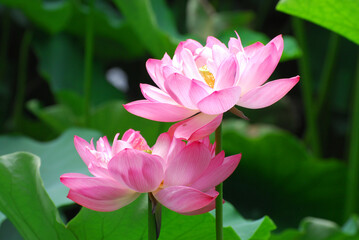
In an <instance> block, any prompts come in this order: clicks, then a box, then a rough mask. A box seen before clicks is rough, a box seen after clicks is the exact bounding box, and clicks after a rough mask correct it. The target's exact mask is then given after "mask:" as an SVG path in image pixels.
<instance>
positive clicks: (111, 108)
mask: <svg viewBox="0 0 359 240" xmlns="http://www.w3.org/2000/svg"><path fill="white" fill-rule="evenodd" d="M123 104H124V102H121V101H113V102H108V103H106V104H103V105H101V106H99V107H97V108H96V109H95V110H94V111H93V114H92V117H91V123H90V126H91V127H92V128H94V129H97V130H99V131H101V132H103V133H104V134H105V135H106V136H110V137H112V136H114V135H115V134H116V133H118V132H119V133H124V132H125V131H126V130H128V129H130V128H132V129H135V130H136V131H141V134H142V135H143V136H144V138H145V139H146V141H147V143H148V144H149V145H152V144H154V143H155V142H156V139H157V137H158V136H159V135H160V134H161V133H162V132H166V131H167V130H168V128H169V127H170V126H171V123H161V122H155V121H151V120H147V119H145V118H141V117H137V116H135V115H133V114H131V113H129V112H127V111H126V109H125V108H124V107H123Z"/></svg>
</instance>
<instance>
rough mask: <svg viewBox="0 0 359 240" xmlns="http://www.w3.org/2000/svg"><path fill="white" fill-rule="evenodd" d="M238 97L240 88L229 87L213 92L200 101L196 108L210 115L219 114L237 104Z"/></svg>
mask: <svg viewBox="0 0 359 240" xmlns="http://www.w3.org/2000/svg"><path fill="white" fill-rule="evenodd" d="M240 95H241V88H240V87H230V88H226V89H222V90H218V91H214V92H213V93H212V94H210V95H209V96H207V97H205V98H204V99H202V100H201V101H200V102H199V103H198V104H197V106H198V108H199V109H200V110H201V112H203V113H206V114H211V115H214V114H221V113H224V112H227V111H228V110H229V109H231V108H232V107H233V106H234V105H235V104H236V102H238V100H239V97H240Z"/></svg>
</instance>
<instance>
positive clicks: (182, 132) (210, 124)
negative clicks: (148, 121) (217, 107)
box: [168, 113, 223, 141]
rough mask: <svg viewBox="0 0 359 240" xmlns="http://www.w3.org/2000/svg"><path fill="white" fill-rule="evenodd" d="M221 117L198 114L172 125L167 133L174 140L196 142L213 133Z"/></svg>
mask: <svg viewBox="0 0 359 240" xmlns="http://www.w3.org/2000/svg"><path fill="white" fill-rule="evenodd" d="M222 116H223V115H222V114H219V115H208V114H204V113H199V114H197V115H195V116H193V117H191V118H189V119H186V120H184V121H181V122H178V123H176V124H174V125H172V126H171V127H170V129H169V130H168V133H169V134H170V135H171V136H174V137H175V138H180V139H185V140H188V141H196V140H199V139H202V138H203V137H205V136H208V135H210V134H211V133H213V132H214V131H215V130H216V129H217V127H218V126H219V125H220V124H221V122H222Z"/></svg>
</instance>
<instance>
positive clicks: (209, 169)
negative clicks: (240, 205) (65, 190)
mask: <svg viewBox="0 0 359 240" xmlns="http://www.w3.org/2000/svg"><path fill="white" fill-rule="evenodd" d="M74 142H75V147H76V150H77V151H78V153H79V155H80V156H81V158H82V159H83V161H84V162H85V163H86V165H87V166H88V169H89V171H90V172H91V173H92V174H93V175H94V177H90V176H87V175H84V174H79V173H66V174H63V175H62V176H61V178H60V179H61V182H62V183H63V184H65V185H66V186H67V187H69V188H70V191H69V194H68V198H70V199H71V200H73V201H74V202H76V203H78V204H80V205H82V206H84V207H87V208H90V209H93V210H96V211H114V210H117V209H119V208H121V207H123V206H125V205H127V204H129V203H131V202H132V201H134V200H135V199H136V198H137V197H138V196H139V195H140V194H141V193H147V192H151V193H152V194H153V196H154V197H155V199H156V200H157V201H158V202H160V203H161V204H162V205H164V206H165V207H167V208H169V209H171V210H173V211H176V212H178V213H181V214H188V215H191V214H201V213H205V212H208V211H210V210H212V209H214V206H215V198H216V197H217V195H218V192H216V191H215V190H214V187H215V186H216V185H217V184H219V183H221V182H223V181H224V180H225V179H226V178H227V177H228V176H229V175H231V174H232V172H233V171H234V170H235V168H236V167H237V165H238V163H239V161H240V158H241V154H237V155H233V156H230V157H224V152H223V151H222V152H220V153H219V154H217V155H216V156H215V153H214V151H215V149H214V146H213V145H212V144H211V143H210V142H209V138H205V139H204V140H200V141H193V142H188V143H185V142H183V141H181V140H180V139H176V138H172V137H171V136H170V135H169V134H168V133H163V134H161V135H160V136H159V138H158V139H157V142H156V144H155V145H154V146H153V147H152V148H150V147H149V146H148V145H147V143H146V141H145V139H144V138H143V137H142V136H141V135H140V134H139V132H136V131H134V130H128V131H127V132H126V133H125V134H124V135H123V137H122V139H121V140H118V134H117V135H116V137H115V139H114V141H113V144H112V146H110V144H109V142H108V140H107V138H106V137H103V138H100V139H99V140H98V141H97V144H96V148H95V146H94V144H93V142H92V141H91V143H88V142H87V141H85V140H84V139H82V138H80V137H77V136H75V140H74Z"/></svg>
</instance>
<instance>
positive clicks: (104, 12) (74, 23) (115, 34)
mask: <svg viewBox="0 0 359 240" xmlns="http://www.w3.org/2000/svg"><path fill="white" fill-rule="evenodd" d="M74 5H75V7H74V12H73V14H72V17H71V21H70V22H71V24H68V25H67V27H66V30H67V31H69V32H70V33H72V34H74V35H76V36H78V37H80V38H81V39H84V36H85V31H86V28H85V27H84V26H86V24H87V17H88V13H89V8H88V6H86V5H83V4H81V3H75V4H74ZM93 18H94V19H93V28H94V29H93V31H94V37H95V40H94V42H95V44H94V50H95V54H96V55H99V56H101V57H106V58H110V59H116V60H118V59H127V60H128V59H134V58H136V57H139V56H141V55H143V54H144V47H143V44H142V43H141V41H140V40H139V38H138V37H137V36H136V34H135V33H134V31H133V29H132V28H131V26H130V24H129V23H128V22H127V21H125V20H124V19H123V17H122V16H121V15H120V14H119V12H118V11H117V9H116V8H114V7H112V6H111V5H110V4H109V3H108V2H106V1H102V0H100V1H95V5H94V14H93Z"/></svg>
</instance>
